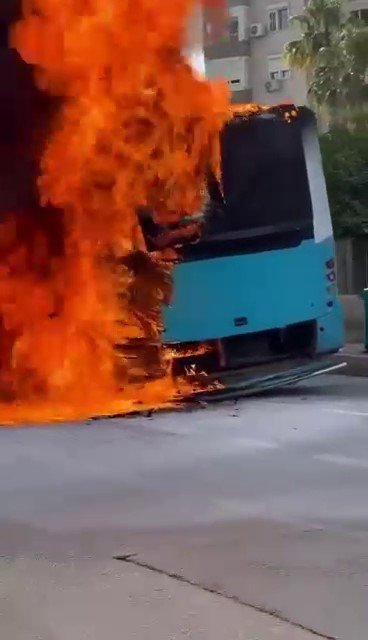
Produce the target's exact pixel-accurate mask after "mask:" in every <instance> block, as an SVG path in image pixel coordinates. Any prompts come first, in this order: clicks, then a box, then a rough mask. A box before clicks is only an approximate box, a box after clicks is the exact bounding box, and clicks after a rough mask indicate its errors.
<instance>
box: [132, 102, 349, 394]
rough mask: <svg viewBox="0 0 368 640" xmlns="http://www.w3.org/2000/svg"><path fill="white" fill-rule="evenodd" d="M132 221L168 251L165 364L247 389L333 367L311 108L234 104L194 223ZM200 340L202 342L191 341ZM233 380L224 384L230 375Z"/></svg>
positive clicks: (339, 323) (325, 230)
mask: <svg viewBox="0 0 368 640" xmlns="http://www.w3.org/2000/svg"><path fill="white" fill-rule="evenodd" d="M199 227H200V231H199V228H197V229H196V228H195V226H193V222H192V221H191V222H188V224H187V225H185V223H183V222H182V223H181V229H182V233H183V236H182V239H181V240H180V227H179V225H176V226H175V228H173V229H172V230H171V234H172V235H171V236H170V233H169V230H168V229H166V231H165V234H164V235H162V231H163V230H162V229H159V228H156V230H155V232H154V234H153V235H154V237H155V238H156V241H154V238H153V237H152V233H153V229H152V228H151V235H150V233H149V231H150V230H149V229H148V228H147V224H144V222H143V228H144V230H145V234H146V237H147V243H148V247H149V249H150V250H154V244H155V242H156V246H157V243H158V244H160V242H161V246H162V243H164V244H165V246H170V245H171V246H174V247H175V249H176V250H177V251H178V253H179V256H180V261H179V264H177V266H176V268H175V272H174V294H173V300H172V303H171V304H170V305H169V306H166V307H165V310H164V318H165V329H164V334H163V339H164V342H165V343H166V344H167V345H170V347H171V348H174V349H175V355H176V367H177V369H178V371H180V369H181V368H184V369H186V370H187V371H192V372H194V371H197V372H199V371H203V370H204V371H206V372H212V373H213V374H215V375H216V376H218V377H219V378H220V379H221V380H222V381H223V382H225V383H226V385H228V384H230V382H229V375H228V372H229V371H230V372H231V376H232V377H231V380H233V382H234V373H235V372H236V371H238V372H239V374H238V375H237V376H235V381H236V382H237V383H239V384H240V386H241V387H242V386H244V388H246V387H250V388H251V389H253V390H254V389H255V388H256V387H257V385H259V386H260V388H263V387H264V386H267V385H268V384H269V385H270V386H275V385H276V384H278V383H280V384H281V383H285V382H286V381H288V380H290V381H295V380H296V379H301V378H304V377H308V376H309V375H313V374H316V373H320V372H323V371H325V370H330V368H331V367H332V368H333V367H334V365H333V364H332V363H330V362H329V361H328V355H330V354H333V353H335V352H337V351H338V350H339V349H340V348H341V347H342V345H343V341H344V335H343V320H342V313H341V308H340V304H339V300H338V297H337V288H336V267H335V253H334V240H333V232H332V225H331V216H330V211H329V204H328V199H327V193H326V186H325V180H324V174H323V169H322V163H321V156H320V150H319V145H318V137H317V128H316V122H315V117H314V114H313V113H312V111H310V110H309V109H308V108H306V107H301V108H298V109H296V108H295V107H293V106H291V105H285V106H279V107H275V108H269V109H258V110H257V109H253V110H251V111H250V110H249V108H247V107H246V108H245V109H242V108H241V107H236V106H234V107H233V109H232V117H231V118H230V120H229V121H228V123H227V124H226V125H225V127H224V129H223V131H222V134H221V177H220V178H219V179H216V177H215V176H214V175H213V174H211V175H210V176H209V180H208V200H207V205H206V207H205V210H204V212H203V214H202V217H201V219H200V222H199ZM203 345H206V347H207V348H206V349H204V348H203ZM233 382H232V383H231V384H233Z"/></svg>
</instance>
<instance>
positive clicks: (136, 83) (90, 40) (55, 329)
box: [0, 0, 227, 423]
mask: <svg viewBox="0 0 368 640" xmlns="http://www.w3.org/2000/svg"><path fill="white" fill-rule="evenodd" d="M212 2H213V0H212ZM203 3H204V4H206V3H207V4H210V0H203ZM193 5H194V0H170V2H165V3H163V2H162V0H24V6H23V12H24V17H23V19H22V20H21V21H20V22H19V23H18V24H17V25H16V26H15V27H14V28H13V30H12V44H13V46H15V47H16V49H17V50H18V52H19V53H20V55H21V57H22V58H23V60H24V61H25V62H26V63H28V64H29V65H32V66H33V67H34V74H35V81H36V82H37V85H38V86H39V88H41V89H42V90H43V91H45V92H47V93H48V94H50V95H52V96H54V97H55V99H56V101H58V104H59V106H58V108H57V109H56V113H55V115H54V117H53V119H52V122H51V127H50V128H49V130H48V136H47V139H46V143H45V145H44V148H43V153H42V159H41V163H40V172H39V174H40V175H39V178H38V190H39V197H40V204H41V207H33V208H31V209H30V210H29V211H24V212H21V213H19V212H17V213H14V212H4V214H3V216H2V223H1V226H0V318H1V323H2V326H1V331H0V354H1V371H0V376H1V378H0V383H1V384H0V392H1V399H2V402H1V404H0V422H2V423H17V422H19V421H35V420H57V419H64V418H70V419H71V418H80V417H87V416H90V415H93V414H111V413H119V412H125V411H129V410H132V409H135V408H139V407H155V406H158V405H162V404H163V403H165V402H169V401H171V400H173V398H175V396H176V395H177V393H178V391H179V390H178V389H177V387H176V383H174V381H173V380H171V378H170V375H169V372H168V364H167V362H166V361H165V355H164V354H163V353H162V351H161V350H160V348H159V338H160V332H161V329H162V327H161V305H162V303H163V302H167V301H168V300H169V298H170V287H171V280H170V270H171V269H172V263H171V264H170V263H168V261H167V260H164V256H163V255H162V252H161V253H160V252H159V253H157V254H155V255H154V257H152V255H151V254H148V253H147V252H146V248H145V244H144V240H143V237H142V234H141V230H140V226H139V223H138V219H137V209H138V208H139V207H145V208H147V209H148V210H150V211H152V212H154V214H153V215H154V217H155V220H156V222H159V223H162V224H164V223H168V222H170V223H171V222H175V221H179V219H180V218H181V217H182V216H184V215H185V216H188V215H191V214H194V213H196V212H197V211H198V209H199V207H200V205H201V197H202V196H201V193H202V192H203V189H202V188H203V184H204V179H205V175H206V172H207V170H208V164H209V161H210V159H212V160H213V159H214V158H216V152H217V151H216V148H217V139H218V132H219V130H220V128H221V126H222V124H223V121H224V118H225V116H226V109H227V91H226V89H224V86H223V85H222V84H210V83H208V82H206V81H204V80H203V79H200V78H199V77H197V76H196V75H195V73H194V72H193V70H192V68H191V67H190V65H188V63H187V61H186V59H185V57H184V56H183V54H182V51H183V47H184V42H185V32H186V24H187V22H188V19H189V16H190V14H191V11H192V10H193Z"/></svg>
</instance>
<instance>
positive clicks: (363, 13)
mask: <svg viewBox="0 0 368 640" xmlns="http://www.w3.org/2000/svg"><path fill="white" fill-rule="evenodd" d="M350 15H351V17H352V18H356V20H360V21H361V22H364V24H367V25H368V9H357V11H351V12H350Z"/></svg>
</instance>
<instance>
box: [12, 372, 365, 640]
mask: <svg viewBox="0 0 368 640" xmlns="http://www.w3.org/2000/svg"><path fill="white" fill-rule="evenodd" d="M130 554H132V557H131V558H130V560H129V562H132V563H133V564H135V565H147V566H149V567H153V568H155V569H158V570H159V571H162V572H163V573H167V574H175V575H178V576H180V577H183V578H184V579H186V580H188V581H190V582H192V583H195V584H198V585H201V586H203V587H206V588H208V589H211V590H214V591H217V592H219V593H224V594H226V595H227V596H229V597H232V598H235V599H237V600H240V601H241V602H244V603H248V604H250V605H252V606H255V607H258V608H261V609H264V610H266V611H270V612H274V613H275V614H276V616H280V617H281V618H284V619H287V620H291V621H292V622H295V623H297V624H299V625H301V626H304V627H306V628H308V629H311V630H314V631H316V632H318V633H319V634H321V635H323V636H325V637H333V638H341V639H343V640H366V637H367V628H368V606H367V603H368V379H363V378H360V379H358V378H350V377H344V376H330V377H328V376H326V377H325V378H320V379H316V380H314V381H313V382H309V383H308V384H304V385H303V386H299V387H296V388H293V389H288V390H285V391H283V392H279V393H278V394H275V395H268V396H266V397H262V398H257V399H247V400H244V401H241V402H238V403H237V404H234V403H227V404H223V405H217V406H211V407H209V408H207V409H201V410H197V411H193V412H188V413H186V412H179V413H168V414H162V415H156V416H153V417H152V418H134V419H133V418H130V419H126V420H112V421H100V422H98V421H96V422H90V423H86V424H78V425H63V426H53V427H39V428H37V427H28V428H16V429H15V428H11V429H3V430H0V555H1V556H2V557H3V559H4V558H6V559H7V561H10V562H11V561H12V560H13V559H14V558H17V557H19V556H21V557H22V558H25V559H28V560H29V561H33V560H34V558H40V557H42V558H48V559H51V560H52V561H55V562H58V561H63V559H65V558H68V559H69V560H70V559H71V558H72V559H73V558H74V559H75V560H76V561H81V560H82V559H83V560H87V561H88V559H93V562H99V561H101V560H104V559H105V560H108V561H110V560H112V559H113V558H114V557H115V556H125V555H130ZM116 562H118V561H117V560H116ZM7 640H8V639H7ZM9 640H12V639H11V638H9ZM163 640H164V639H163Z"/></svg>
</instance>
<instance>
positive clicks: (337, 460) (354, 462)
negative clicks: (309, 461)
mask: <svg viewBox="0 0 368 640" xmlns="http://www.w3.org/2000/svg"><path fill="white" fill-rule="evenodd" d="M313 458H314V459H315V460H320V461H322V462H331V463H332V464H339V465H342V466H344V467H355V468H356V469H367V470H368V460H362V459H361V458H350V457H349V456H340V455H335V454H333V453H318V454H316V455H314V456H313Z"/></svg>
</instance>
